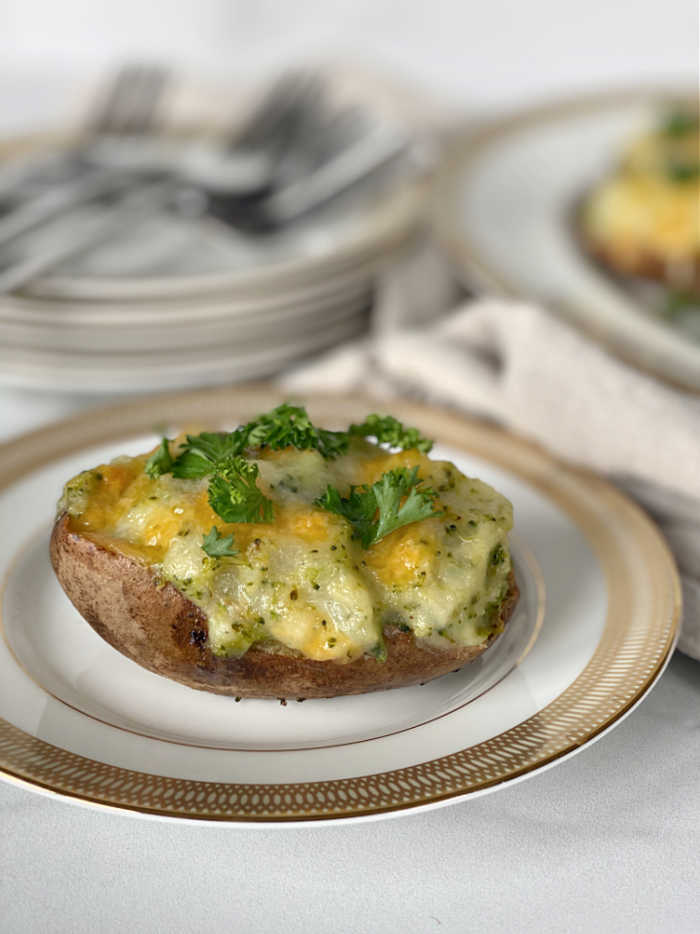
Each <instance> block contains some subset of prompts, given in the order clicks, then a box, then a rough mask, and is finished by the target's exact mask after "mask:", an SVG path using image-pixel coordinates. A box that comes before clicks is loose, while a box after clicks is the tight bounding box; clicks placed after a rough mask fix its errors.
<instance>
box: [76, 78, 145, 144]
mask: <svg viewBox="0 0 700 934" xmlns="http://www.w3.org/2000/svg"><path fill="white" fill-rule="evenodd" d="M140 72H141V66H139V65H125V66H124V67H123V68H120V69H119V71H118V72H117V74H116V76H115V77H114V78H113V79H112V81H111V82H110V83H109V84H108V85H107V87H106V89H105V92H104V95H103V96H102V100H98V103H97V105H96V107H95V109H94V111H93V113H92V115H91V116H89V117H88V119H87V121H86V126H87V128H88V130H90V131H91V132H92V133H96V134H97V133H110V132H114V129H115V127H119V126H120V124H121V114H122V112H123V108H124V101H125V100H126V99H130V98H131V95H132V93H133V88H134V86H135V85H136V84H137V83H138V81H139V80H140Z"/></svg>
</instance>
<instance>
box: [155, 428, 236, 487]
mask: <svg viewBox="0 0 700 934" xmlns="http://www.w3.org/2000/svg"><path fill="white" fill-rule="evenodd" d="M240 442H241V439H240V438H239V437H238V434H237V432H235V431H234V432H231V433H230V434H225V433H223V432H216V431H203V432H202V433H201V434H199V435H187V440H186V441H185V443H184V445H183V447H182V449H181V451H180V453H179V455H178V456H177V458H176V460H175V462H174V464H173V468H172V469H173V474H174V475H175V476H176V477H188V478H196V477H206V476H207V474H210V473H215V472H216V470H217V469H218V468H219V466H220V465H222V464H224V463H226V462H227V461H229V460H230V459H231V458H232V457H235V456H236V455H237V454H240V453H241V451H242V450H243V446H242V444H241V443H240Z"/></svg>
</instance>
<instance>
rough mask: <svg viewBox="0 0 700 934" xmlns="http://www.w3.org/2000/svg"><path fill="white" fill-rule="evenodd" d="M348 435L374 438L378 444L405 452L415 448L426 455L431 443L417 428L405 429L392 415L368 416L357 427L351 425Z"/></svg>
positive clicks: (431, 445)
mask: <svg viewBox="0 0 700 934" xmlns="http://www.w3.org/2000/svg"><path fill="white" fill-rule="evenodd" d="M349 434H350V435H354V436H355V437H361V438H376V440H377V443H378V444H388V445H389V446H390V447H392V448H401V450H404V451H407V450H409V449H411V448H416V450H418V451H422V452H423V453H424V454H427V453H428V452H429V451H430V450H431V449H432V447H433V442H432V441H430V440H429V439H428V438H424V437H423V436H422V435H421V434H420V432H419V431H418V429H417V428H406V427H405V426H404V425H402V424H401V422H400V421H398V419H396V418H394V417H393V415H377V414H376V413H374V414H372V415H368V416H367V418H366V419H365V420H364V422H362V423H361V424H359V425H351V426H350V429H349Z"/></svg>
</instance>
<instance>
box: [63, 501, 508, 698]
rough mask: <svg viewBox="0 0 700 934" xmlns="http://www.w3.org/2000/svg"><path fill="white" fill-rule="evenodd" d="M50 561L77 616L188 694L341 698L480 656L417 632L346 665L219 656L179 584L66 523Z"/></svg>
mask: <svg viewBox="0 0 700 934" xmlns="http://www.w3.org/2000/svg"><path fill="white" fill-rule="evenodd" d="M50 552H51V562H52V564H53V567H54V571H55V572H56V576H57V577H58V580H59V582H60V584H61V586H62V587H63V589H64V591H65V592H66V594H67V595H68V597H69V598H70V600H71V601H72V603H73V605H74V606H75V607H76V609H77V610H78V611H79V612H80V613H81V615H82V616H83V617H84V618H85V619H86V620H87V621H88V623H90V625H91V626H92V627H93V629H94V630H95V631H96V632H97V633H98V634H99V635H100V636H102V638H103V639H105V640H106V641H107V642H109V643H110V645H112V646H114V648H115V649H117V650H118V651H119V652H121V653H122V654H123V655H126V656H128V657H129V658H131V659H132V660H133V661H135V662H137V663H138V664H139V665H142V666H143V667H144V668H148V669H150V670H151V671H154V672H155V673H156V674H159V675H164V676H165V677H167V678H172V679H173V680H175V681H179V682H181V683H182V684H186V685H187V686H188V687H191V688H197V689H198V690H205V691H214V692H216V693H217V694H229V695H232V696H236V697H270V698H297V699H304V698H308V697H338V696H341V695H345V694H364V693H366V692H369V691H377V690H384V689H387V688H394V687H402V686H407V685H411V684H418V683H422V682H425V681H430V680H431V679H433V678H437V677H439V676H440V675H444V674H447V673H448V672H450V671H454V670H455V669H457V668H461V667H462V665H464V664H466V663H467V662H470V661H472V660H473V659H475V658H476V657H477V656H479V655H481V654H482V653H483V652H484V651H485V649H486V648H488V646H489V645H490V644H491V643H492V642H493V640H494V639H495V638H496V635H497V634H494V635H492V636H490V637H489V639H488V640H487V642H486V643H484V644H483V645H479V646H466V647H457V646H455V647H454V648H452V649H450V650H447V651H446V650H443V649H436V648H432V647H431V646H423V645H420V644H418V643H417V642H416V641H415V639H414V638H413V635H412V634H411V633H405V632H401V631H400V630H399V629H397V628H395V627H387V629H385V639H386V645H387V652H388V656H387V659H386V661H384V662H379V661H377V660H376V659H374V658H370V657H368V656H363V657H362V658H359V659H356V660H355V661H352V662H349V663H347V664H338V663H337V662H333V661H315V660H314V659H309V658H304V657H301V656H299V655H293V654H282V653H279V652H270V651H266V650H264V649H262V648H260V647H255V646H253V647H252V648H250V649H248V651H247V652H246V653H245V654H244V655H243V656H242V657H241V658H220V657H218V656H216V655H213V654H212V652H211V651H210V649H209V648H208V646H207V631H208V628H207V619H206V616H205V615H204V613H203V612H202V611H201V610H200V609H199V607H197V606H195V605H194V604H193V603H192V602H191V601H190V600H188V599H187V598H186V597H185V596H183V595H182V594H181V593H180V592H179V591H178V590H176V589H175V587H173V586H172V584H160V583H159V582H158V581H157V578H156V576H155V574H154V573H153V571H152V570H151V569H150V568H148V567H147V566H145V565H142V564H140V563H139V562H137V561H135V560H133V559H132V558H129V557H127V556H126V555H123V554H119V553H118V552H113V551H109V550H108V549H106V548H104V547H102V546H100V545H97V544H96V543H95V542H92V541H90V540H89V539H87V538H85V537H83V536H82V535H79V534H77V533H75V532H72V531H71V529H70V524H69V517H68V516H65V515H64V516H60V517H59V518H58V519H57V520H56V523H55V525H54V528H53V532H52V535H51V545H50ZM517 599H518V587H517V584H516V582H515V578H514V577H513V575H512V573H511V577H510V590H509V592H508V595H507V597H506V598H505V600H504V601H503V604H502V606H501V611H500V614H499V617H500V621H501V623H502V624H505V623H506V621H507V620H508V618H509V617H510V615H511V613H512V612H513V608H514V607H515V604H516V602H517Z"/></svg>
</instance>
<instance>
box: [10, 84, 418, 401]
mask: <svg viewBox="0 0 700 934" xmlns="http://www.w3.org/2000/svg"><path fill="white" fill-rule="evenodd" d="M169 80H170V76H169V73H168V72H166V71H165V70H163V69H159V68H150V67H136V68H126V69H124V70H123V71H122V72H120V73H119V75H118V76H117V78H116V79H115V80H114V81H113V82H112V84H111V86H110V87H109V88H108V90H107V92H106V93H105V94H104V95H103V96H102V98H101V99H100V100H99V101H98V103H97V104H96V105H95V106H94V107H93V109H92V111H91V113H90V115H89V117H88V119H87V120H86V121H85V125H84V126H83V127H82V129H81V132H80V133H79V134H75V133H73V134H70V135H68V136H67V140H66V141H65V142H64V143H63V144H62V145H60V146H58V145H56V144H55V143H54V144H52V145H45V146H43V147H42V146H40V147H38V148H35V149H32V150H30V151H29V153H27V152H24V153H23V155H22V156H21V157H15V158H14V159H6V160H5V162H4V163H1V162H0V335H1V336H2V341H1V343H0V372H1V373H2V376H3V378H4V380H5V381H7V382H10V383H14V384H18V385H33V386H41V387H44V388H57V389H66V390H71V391H83V390H84V391H96V390H103V391H110V392H111V391H134V390H145V389H160V388H162V389H165V388H172V387H177V386H180V385H192V384H200V383H208V382H218V381H220V380H234V379H247V378H251V377H257V376H263V375H268V374H269V373H271V372H274V371H276V370H279V369H280V368H281V367H283V366H285V365H287V364H288V363H290V362H291V361H293V360H296V359H298V358H299V357H301V356H307V355H309V354H312V353H314V352H316V351H318V350H320V349H322V348H324V347H328V346H330V345H332V344H335V343H337V342H338V341H341V340H345V339H348V338H349V337H353V336H356V335H357V334H359V333H361V332H362V331H363V330H364V329H365V327H366V321H367V313H368V309H369V305H370V303H371V297H372V290H373V282H374V277H375V274H376V271H377V268H378V266H379V265H381V264H382V263H384V262H385V261H386V259H387V256H389V255H391V253H392V252H393V251H394V250H395V249H396V248H397V247H398V246H399V245H400V244H401V243H402V242H403V241H404V240H405V239H406V238H407V237H408V236H409V235H410V233H411V232H412V231H413V230H414V229H415V226H416V224H417V222H418V218H419V216H420V206H421V201H422V182H421V179H420V172H418V171H417V170H416V169H417V164H418V161H419V160H417V159H416V153H417V152H418V151H419V149H418V146H417V144H416V141H415V140H414V139H413V138H412V136H411V131H410V130H409V129H408V128H407V127H405V126H402V125H401V123H400V122H398V121H387V120H386V119H385V118H383V117H382V118H381V119H380V118H378V117H377V115H376V114H374V113H373V112H372V107H371V101H368V100H358V101H356V102H353V103H352V104H348V103H347V102H345V103H343V105H342V106H339V105H337V104H336V103H334V102H333V101H332V94H330V93H329V79H328V76H324V75H321V74H318V73H301V72H300V73H292V74H288V75H285V76H283V78H282V79H280V80H278V81H277V82H275V83H274V84H272V85H271V86H270V87H269V88H268V89H267V91H266V92H265V93H263V94H262V95H261V96H260V98H259V101H258V104H257V106H255V107H254V108H253V109H252V111H251V113H250V114H249V116H248V118H247V120H246V121H245V122H244V123H243V125H242V126H241V125H239V126H237V128H236V130H235V132H234V131H231V132H230V133H229V134H225V133H218V134H216V135H213V134H212V133H204V132H202V133H198V134H196V135H193V134H191V133H190V134H176V133H173V132H169V131H168V129H167V128H166V127H164V126H162V121H161V116H160V114H161V102H162V100H163V98H164V97H166V96H167V93H168V87H169ZM238 123H239V124H240V121H238Z"/></svg>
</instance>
